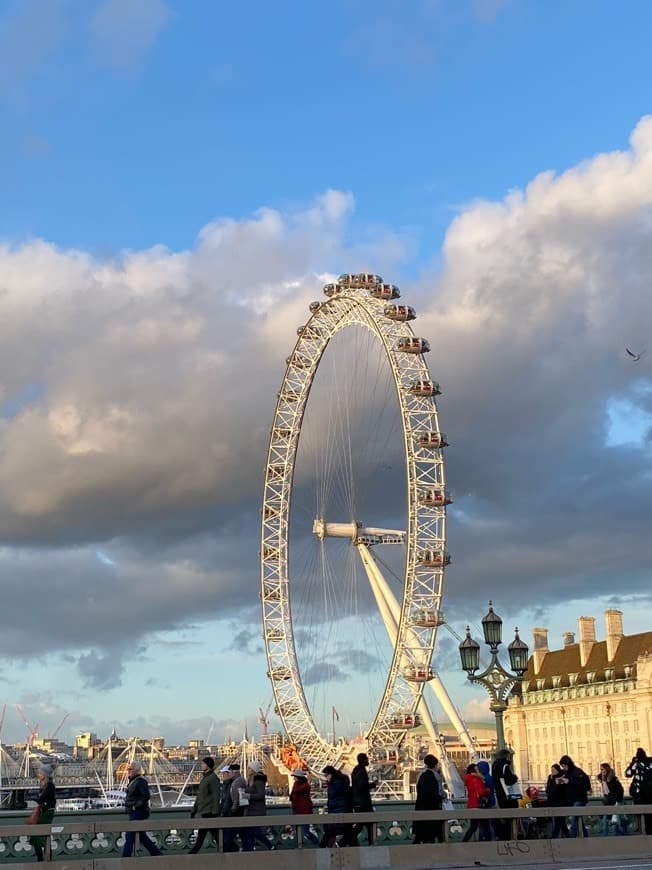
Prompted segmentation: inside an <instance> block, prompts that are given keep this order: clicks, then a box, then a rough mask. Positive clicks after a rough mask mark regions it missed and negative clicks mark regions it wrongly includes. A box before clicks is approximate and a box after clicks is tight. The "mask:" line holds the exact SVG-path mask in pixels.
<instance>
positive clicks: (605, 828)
mask: <svg viewBox="0 0 652 870" xmlns="http://www.w3.org/2000/svg"><path fill="white" fill-rule="evenodd" d="M616 806H617V805H616V804H614V805H613V808H614V816H615V818H616V827H615V829H614V832H615V834H616V835H617V836H619V837H623V836H624V835H625V834H626V833H627V828H626V827H625V825H624V824H623V817H622V816H619V815H618V813H616V812H615V808H616ZM610 820H611V816H602V836H603V837H608V836H609V822H610Z"/></svg>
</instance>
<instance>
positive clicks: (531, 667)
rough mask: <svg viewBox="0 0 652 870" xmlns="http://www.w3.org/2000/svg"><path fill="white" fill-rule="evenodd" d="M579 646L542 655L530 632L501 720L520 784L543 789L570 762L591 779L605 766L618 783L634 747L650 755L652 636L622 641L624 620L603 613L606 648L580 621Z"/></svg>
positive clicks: (537, 633)
mask: <svg viewBox="0 0 652 870" xmlns="http://www.w3.org/2000/svg"><path fill="white" fill-rule="evenodd" d="M578 625H579V640H578V641H577V642H576V641H575V635H574V634H573V633H572V632H566V633H565V635H564V646H563V647H562V648H561V649H558V650H550V649H548V640H547V635H548V632H547V630H546V629H542V628H535V629H534V638H535V640H534V651H533V654H532V656H531V658H530V661H529V664H528V670H527V671H526V673H525V675H524V677H523V682H522V684H521V686H520V689H519V690H517V691H515V693H514V694H513V695H512V697H511V698H510V702H509V707H508V709H507V711H506V712H505V720H504V721H505V738H506V741H507V743H508V744H509V745H510V746H511V747H512V748H513V749H514V762H515V766H516V768H517V770H518V772H519V775H520V776H521V779H522V780H524V781H529V782H545V780H546V778H547V776H548V773H549V772H550V765H551V764H552V763H554V762H558V761H559V758H560V756H562V755H565V754H567V755H570V756H571V758H573V760H574V761H575V763H576V764H578V765H579V766H580V767H582V768H584V770H586V772H587V773H588V774H589V775H590V776H592V777H595V776H597V774H598V770H599V766H600V763H601V762H603V761H607V762H609V763H610V764H612V766H613V767H614V768H615V770H616V772H617V773H618V775H619V776H622V775H623V771H624V769H625V767H627V765H628V763H629V761H630V760H631V758H632V755H633V754H634V752H635V751H636V748H637V747H638V746H643V747H644V748H645V749H646V750H647V751H648V752H652V631H648V632H643V633H641V634H633V635H625V634H624V633H623V622H622V613H621V611H619V610H607V611H606V613H605V628H606V638H605V640H602V641H598V640H596V632H595V619H594V618H593V617H589V616H581V617H580V618H579V620H578Z"/></svg>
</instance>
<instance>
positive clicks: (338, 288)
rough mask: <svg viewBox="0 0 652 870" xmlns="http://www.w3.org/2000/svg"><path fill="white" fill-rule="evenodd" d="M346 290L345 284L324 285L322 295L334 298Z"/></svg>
mask: <svg viewBox="0 0 652 870" xmlns="http://www.w3.org/2000/svg"><path fill="white" fill-rule="evenodd" d="M346 289H347V287H346V284H340V283H337V284H324V295H325V296H335V294H336V293H343V292H344V290H346Z"/></svg>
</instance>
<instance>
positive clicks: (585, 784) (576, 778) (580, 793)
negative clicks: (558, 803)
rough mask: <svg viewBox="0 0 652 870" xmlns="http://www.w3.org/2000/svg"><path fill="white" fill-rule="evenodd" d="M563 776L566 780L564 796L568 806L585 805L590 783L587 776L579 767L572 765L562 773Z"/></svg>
mask: <svg viewBox="0 0 652 870" xmlns="http://www.w3.org/2000/svg"><path fill="white" fill-rule="evenodd" d="M564 776H565V777H566V778H567V779H568V785H567V786H566V794H567V796H568V803H569V806H572V805H573V804H577V803H582V802H584V803H586V802H587V801H588V797H589V792H590V791H591V783H590V781H589V778H588V776H587V774H586V773H585V772H584V771H583V770H582V768H581V767H576V766H575V765H574V764H573V765H570V766H569V767H568V770H566V771H564Z"/></svg>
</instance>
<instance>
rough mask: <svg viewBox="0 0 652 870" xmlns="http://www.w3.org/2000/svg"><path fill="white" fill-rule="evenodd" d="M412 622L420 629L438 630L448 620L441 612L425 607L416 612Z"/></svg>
mask: <svg viewBox="0 0 652 870" xmlns="http://www.w3.org/2000/svg"><path fill="white" fill-rule="evenodd" d="M410 622H411V623H412V625H418V626H419V627H420V628H438V627H439V626H440V625H444V623H445V622H446V620H445V618H444V616H443V614H442V613H441V611H440V610H428V609H426V608H425V607H420V608H419V609H418V610H416V611H415V612H414V614H413V616H412V618H411V620H410Z"/></svg>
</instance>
